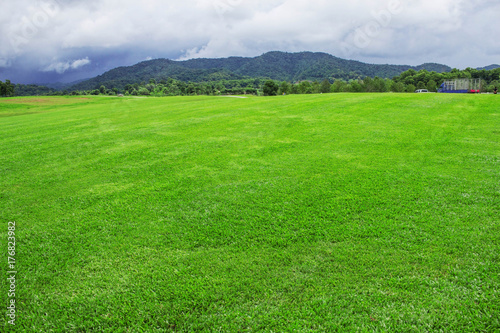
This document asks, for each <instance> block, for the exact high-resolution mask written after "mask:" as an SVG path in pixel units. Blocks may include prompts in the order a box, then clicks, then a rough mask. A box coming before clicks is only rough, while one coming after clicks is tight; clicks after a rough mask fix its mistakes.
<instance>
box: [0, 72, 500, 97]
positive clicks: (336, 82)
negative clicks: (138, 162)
mask: <svg viewBox="0 0 500 333" xmlns="http://www.w3.org/2000/svg"><path fill="white" fill-rule="evenodd" d="M458 78H473V79H481V80H482V83H483V84H482V86H483V87H482V91H483V92H493V90H494V88H495V87H498V86H499V85H500V68H497V69H493V70H484V69H483V70H477V69H472V68H467V69H465V70H458V69H453V70H452V71H450V72H445V73H437V72H434V71H432V72H429V71H427V70H420V71H416V70H414V69H409V70H407V71H405V72H403V73H401V74H400V75H398V76H395V77H393V78H392V79H383V78H379V77H377V76H376V77H374V78H371V77H364V78H357V79H351V80H342V79H334V78H332V79H324V80H323V81H321V82H319V81H300V82H289V81H277V80H271V79H266V78H256V79H254V78H247V79H238V80H219V81H209V82H184V81H180V80H176V79H173V78H168V79H163V80H159V81H157V80H156V79H150V80H149V81H148V82H141V83H134V84H127V85H125V86H124V88H123V89H118V88H111V89H109V88H106V87H105V86H104V85H101V86H99V87H96V88H95V89H92V90H73V91H68V90H64V91H56V90H55V89H51V88H47V87H42V86H37V85H13V84H12V83H10V81H9V80H7V81H6V82H5V83H3V82H1V81H0V89H1V90H0V96H4V97H5V96H13V95H17V96H32V95H111V96H113V95H120V94H123V95H126V96H157V97H160V96H192V95H244V94H248V95H257V96H261V95H267V96H273V95H283V94H287V95H288V94H319V93H340V92H353V93H362V92H395V93H404V92H410V93H411V92H414V91H415V90H416V89H428V90H429V91H431V92H435V91H437V89H438V87H439V86H440V85H441V84H442V83H443V82H444V81H445V80H452V79H458Z"/></svg>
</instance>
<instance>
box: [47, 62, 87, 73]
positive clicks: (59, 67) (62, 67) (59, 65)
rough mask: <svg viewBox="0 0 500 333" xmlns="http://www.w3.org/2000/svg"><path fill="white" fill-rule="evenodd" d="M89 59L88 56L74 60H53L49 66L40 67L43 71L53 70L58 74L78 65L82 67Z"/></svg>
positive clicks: (76, 67)
mask: <svg viewBox="0 0 500 333" xmlns="http://www.w3.org/2000/svg"><path fill="white" fill-rule="evenodd" d="M90 63H91V61H90V60H89V58H85V59H79V60H74V61H71V62H70V61H66V62H55V63H52V64H50V65H49V66H47V67H45V68H43V69H42V71H43V72H52V71H55V72H57V73H58V74H62V73H64V72H66V71H67V70H69V69H73V70H74V69H78V68H80V67H83V66H85V65H88V64H90Z"/></svg>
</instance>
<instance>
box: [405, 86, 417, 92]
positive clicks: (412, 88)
mask: <svg viewBox="0 0 500 333" xmlns="http://www.w3.org/2000/svg"><path fill="white" fill-rule="evenodd" d="M415 90H417V87H415V86H414V85H413V84H409V85H407V86H406V92H408V93H412V92H415Z"/></svg>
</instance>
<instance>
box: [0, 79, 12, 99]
mask: <svg viewBox="0 0 500 333" xmlns="http://www.w3.org/2000/svg"><path fill="white" fill-rule="evenodd" d="M14 95H15V85H14V84H12V83H11V82H10V80H5V82H2V81H0V96H1V97H10V96H14Z"/></svg>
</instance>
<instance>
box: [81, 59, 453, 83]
mask: <svg viewBox="0 0 500 333" xmlns="http://www.w3.org/2000/svg"><path fill="white" fill-rule="evenodd" d="M408 69H415V70H417V71H418V70H421V69H426V70H428V71H435V72H438V73H442V72H448V71H450V70H451V68H450V67H448V66H445V65H440V64H423V65H421V66H417V67H413V66H401V65H372V64H366V63H362V62H359V61H352V60H345V59H341V58H337V57H334V56H332V55H330V54H326V53H312V52H301V53H285V52H269V53H266V54H263V55H261V56H259V57H255V58H243V57H230V58H222V59H191V60H186V61H173V60H168V59H156V60H150V61H145V62H141V63H138V64H136V65H134V66H130V67H119V68H116V69H113V70H110V71H108V72H106V73H104V74H102V75H100V76H97V77H95V78H92V79H90V80H87V81H84V82H81V83H78V84H76V85H74V86H73V87H72V88H71V89H73V90H89V89H96V88H99V86H101V85H104V86H106V87H107V88H119V89H122V88H123V87H125V85H127V84H133V83H140V82H144V81H149V80H150V79H152V78H153V79H156V80H166V79H168V78H173V79H176V80H180V81H185V82H188V81H191V82H206V81H219V80H238V79H243V78H271V79H274V80H280V81H289V82H296V81H303V80H311V81H315V80H318V81H320V80H324V79H325V78H326V79H330V80H331V79H344V80H349V79H358V78H363V77H366V76H369V77H375V76H378V77H380V78H392V77H394V76H397V75H399V74H401V73H402V72H404V71H406V70H408Z"/></svg>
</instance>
